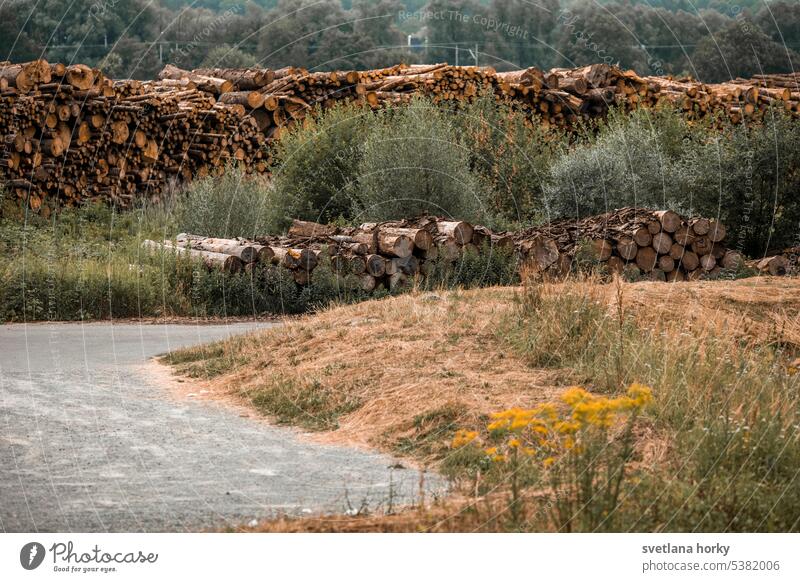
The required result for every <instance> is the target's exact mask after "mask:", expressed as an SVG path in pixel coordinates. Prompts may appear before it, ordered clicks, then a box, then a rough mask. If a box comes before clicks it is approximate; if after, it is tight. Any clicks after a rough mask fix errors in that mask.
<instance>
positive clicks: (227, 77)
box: [0, 60, 800, 212]
mask: <svg viewBox="0 0 800 582" xmlns="http://www.w3.org/2000/svg"><path fill="white" fill-rule="evenodd" d="M481 93H488V94H490V95H493V96H494V98H495V99H496V100H497V101H499V102H504V103H508V104H510V105H511V106H513V107H514V108H516V109H518V110H520V111H523V112H524V113H525V114H526V116H527V119H528V121H529V123H531V124H538V125H543V126H547V127H558V128H562V129H565V130H567V131H569V130H572V129H573V128H574V127H575V126H576V125H577V124H578V123H579V122H580V121H583V120H585V119H587V118H595V117H602V116H603V115H605V114H606V113H607V112H608V110H609V108H610V107H611V106H618V107H622V108H624V109H626V110H633V109H637V108H641V107H645V108H650V107H657V106H659V105H662V104H670V105H672V106H675V107H678V108H679V109H680V110H682V111H683V114H684V115H685V116H686V117H687V118H688V119H692V120H694V119H700V118H702V117H705V116H709V115H720V116H722V117H727V118H728V119H730V120H731V121H734V122H740V121H748V122H750V121H759V120H760V119H761V118H762V117H763V116H764V113H765V112H766V111H767V110H768V108H769V107H770V106H778V107H781V108H783V109H785V110H787V111H789V112H791V113H792V114H793V115H795V116H800V74H791V75H761V76H758V77H756V78H755V79H752V80H744V79H737V80H735V81H733V82H731V83H723V84H716V85H709V84H704V83H699V82H697V81H694V80H692V79H690V78H680V79H676V78H671V77H643V76H639V75H637V74H636V73H635V72H633V71H622V70H620V69H618V68H616V67H613V66H609V65H605V64H597V65H591V66H587V67H580V68H576V69H552V70H550V71H547V72H545V71H541V70H539V69H536V68H528V69H524V70H519V71H510V72H500V73H498V72H496V71H495V70H494V69H492V68H490V67H454V66H450V65H447V64H446V63H440V64H434V65H396V66H393V67H388V68H385V69H376V70H370V71H329V72H309V71H307V70H305V69H302V68H296V67H286V68H283V69H278V70H269V69H196V70H193V71H186V70H183V69H179V68H177V67H175V66H172V65H167V66H166V67H165V68H164V69H163V70H162V71H161V73H160V74H159V77H158V79H157V80H153V81H141V82H140V81H134V80H120V81H112V80H111V79H108V78H106V77H105V76H104V75H103V74H102V72H101V71H99V70H98V69H93V68H90V67H88V66H86V65H70V66H65V65H62V64H50V63H47V62H46V61H44V60H39V61H33V62H30V63H23V64H12V63H9V62H2V63H0V137H1V138H2V141H0V147H2V151H0V172H2V181H3V182H4V183H5V185H6V187H7V188H8V189H9V190H10V191H11V193H12V194H13V195H14V196H15V199H16V200H17V201H18V202H19V203H20V204H28V206H29V207H30V208H32V209H34V210H38V209H39V208H42V207H44V209H45V210H44V211H45V212H47V209H49V208H50V207H55V206H58V205H63V204H67V205H69V204H74V203H76V202H79V201H86V200H93V199H102V200H105V201H108V202H109V203H113V204H116V205H118V206H122V207H126V206H130V205H131V204H132V203H133V202H134V200H135V199H136V198H140V197H142V198H151V199H156V200H157V199H158V198H159V197H160V195H161V193H162V191H163V190H164V189H165V188H166V187H167V186H168V185H169V184H170V183H171V182H185V181H188V180H191V179H193V178H194V177H198V176H200V177H202V176H205V175H208V174H216V173H219V172H221V171H222V169H223V167H224V165H225V163H226V162H227V161H229V160H236V161H238V162H239V163H241V164H242V165H243V166H244V167H245V168H246V169H247V170H248V171H251V172H257V173H267V172H269V171H270V161H271V160H270V153H269V151H270V150H269V148H265V147H263V146H264V145H269V144H270V143H271V142H272V141H273V140H275V139H277V138H279V137H280V135H281V133H282V132H283V131H286V130H287V129H289V128H291V127H293V126H294V125H296V124H298V123H302V122H303V120H304V119H305V117H306V116H308V115H309V114H311V113H313V112H314V111H315V110H317V108H320V109H325V108H329V107H331V106H332V105H333V104H334V103H336V102H341V101H358V102H361V103H364V104H365V105H366V106H369V107H373V108H379V107H384V106H386V105H390V104H397V103H404V102H407V101H409V100H410V99H411V98H412V97H413V96H414V95H425V96H427V97H429V98H431V99H432V100H433V101H434V102H437V103H450V104H454V105H456V106H458V105H459V104H463V103H466V102H469V101H471V100H473V99H475V98H476V97H477V96H478V95H480V94H481Z"/></svg>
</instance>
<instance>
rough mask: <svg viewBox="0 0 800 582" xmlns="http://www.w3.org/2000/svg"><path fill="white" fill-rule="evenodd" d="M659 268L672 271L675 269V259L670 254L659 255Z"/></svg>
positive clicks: (668, 271)
mask: <svg viewBox="0 0 800 582" xmlns="http://www.w3.org/2000/svg"><path fill="white" fill-rule="evenodd" d="M658 268H659V269H661V270H662V271H664V272H665V273H671V272H672V271H674V270H675V259H673V258H672V257H671V256H669V255H661V256H660V257H658Z"/></svg>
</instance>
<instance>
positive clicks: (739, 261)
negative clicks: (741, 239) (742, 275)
mask: <svg viewBox="0 0 800 582" xmlns="http://www.w3.org/2000/svg"><path fill="white" fill-rule="evenodd" d="M719 263H720V265H721V266H722V268H723V269H738V268H740V267H741V266H742V265H744V257H743V256H742V254H741V253H740V252H738V251H731V250H729V251H727V252H726V253H725V255H724V256H723V257H722V259H721V260H720V261H719Z"/></svg>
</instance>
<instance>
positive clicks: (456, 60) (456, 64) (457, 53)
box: [456, 45, 458, 66]
mask: <svg viewBox="0 0 800 582" xmlns="http://www.w3.org/2000/svg"><path fill="white" fill-rule="evenodd" d="M456 66H458V45H456Z"/></svg>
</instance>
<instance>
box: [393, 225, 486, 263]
mask: <svg viewBox="0 0 800 582" xmlns="http://www.w3.org/2000/svg"><path fill="white" fill-rule="evenodd" d="M470 235H471V233H470ZM377 239H378V250H379V251H380V252H381V253H383V254H385V255H390V256H393V257H407V256H409V255H410V254H411V253H412V252H413V251H414V241H413V240H411V238H409V237H407V236H406V235H404V234H392V233H389V232H383V231H378V234H377Z"/></svg>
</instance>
